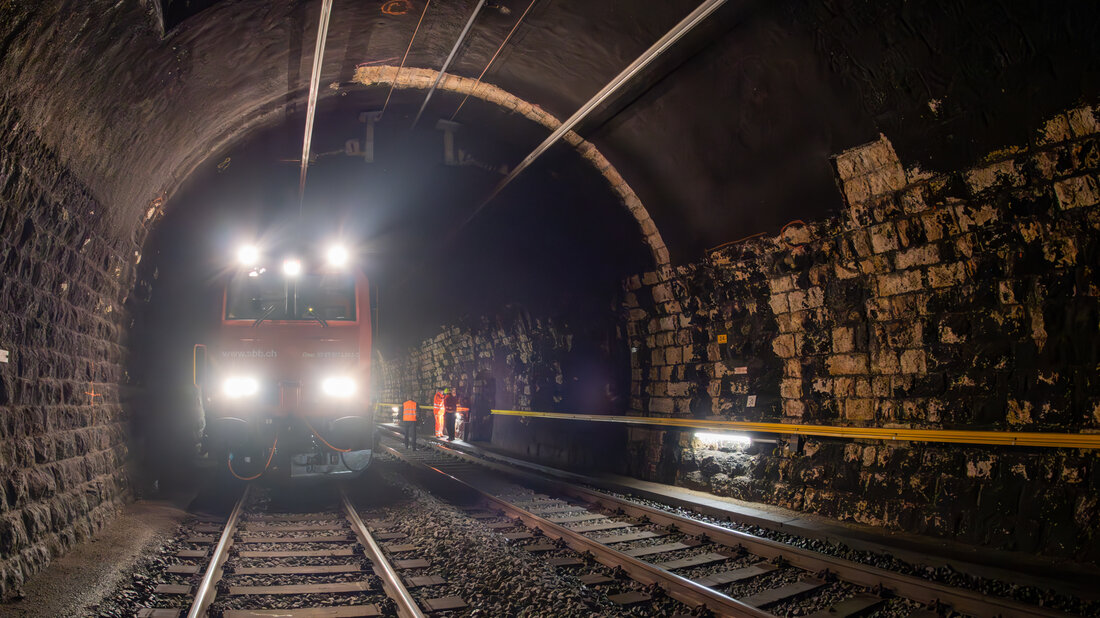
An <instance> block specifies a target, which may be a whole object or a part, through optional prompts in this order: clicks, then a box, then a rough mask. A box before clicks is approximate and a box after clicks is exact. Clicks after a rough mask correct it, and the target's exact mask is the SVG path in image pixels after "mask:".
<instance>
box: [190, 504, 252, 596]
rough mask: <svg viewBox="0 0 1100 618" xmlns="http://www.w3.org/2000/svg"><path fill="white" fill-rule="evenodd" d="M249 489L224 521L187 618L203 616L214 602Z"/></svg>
mask: <svg viewBox="0 0 1100 618" xmlns="http://www.w3.org/2000/svg"><path fill="white" fill-rule="evenodd" d="M250 489H252V486H251V485H245V487H244V491H243V492H241V497H240V499H239V500H237V504H236V505H235V506H234V507H233V510H232V511H231V512H230V513H229V518H228V519H226V520H225V528H224V529H222V534H221V536H220V537H218V545H217V546H216V547H215V548H214V555H213V556H211V558H210V564H209V565H208V566H207V567H206V572H205V573H203V576H202V581H201V582H199V587H198V589H197V590H196V591H195V600H194V601H193V602H192V603H191V608H190V609H188V611H187V618H200V617H201V616H205V615H206V611H207V610H208V609H209V608H210V604H211V603H213V602H214V596H215V595H216V594H217V588H216V587H215V583H216V582H217V581H218V580H219V579H221V576H222V566H223V565H224V564H225V559H226V558H227V557H228V556H229V547H230V546H231V545H232V544H233V534H234V533H235V532H236V531H237V520H239V519H240V517H241V511H242V510H243V509H244V503H245V501H246V500H247V499H248V490H250Z"/></svg>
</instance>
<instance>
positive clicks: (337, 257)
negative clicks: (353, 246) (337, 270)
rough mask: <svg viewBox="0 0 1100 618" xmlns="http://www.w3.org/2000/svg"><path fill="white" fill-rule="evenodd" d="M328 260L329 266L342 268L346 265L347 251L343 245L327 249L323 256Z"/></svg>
mask: <svg viewBox="0 0 1100 618" xmlns="http://www.w3.org/2000/svg"><path fill="white" fill-rule="evenodd" d="M325 256H326V257H327V258H328V263H329V265H330V266H344V265H345V264H347V263H348V250H347V249H345V248H344V247H343V245H333V246H331V247H329V249H328V253H326V254H325Z"/></svg>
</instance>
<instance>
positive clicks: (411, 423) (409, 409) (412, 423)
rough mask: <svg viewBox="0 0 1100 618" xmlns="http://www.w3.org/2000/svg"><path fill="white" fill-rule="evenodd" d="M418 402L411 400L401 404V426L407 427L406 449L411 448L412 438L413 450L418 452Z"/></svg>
mask: <svg viewBox="0 0 1100 618" xmlns="http://www.w3.org/2000/svg"><path fill="white" fill-rule="evenodd" d="M416 409H417V406H416V402H415V401H413V400H412V399H409V400H408V401H406V402H405V403H403V404H401V424H402V425H404V426H405V448H409V441H410V438H411V439H412V449H413V450H414V451H415V450H416Z"/></svg>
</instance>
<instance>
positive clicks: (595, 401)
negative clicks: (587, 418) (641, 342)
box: [379, 307, 629, 468]
mask: <svg viewBox="0 0 1100 618" xmlns="http://www.w3.org/2000/svg"><path fill="white" fill-rule="evenodd" d="M607 318H608V320H607V322H606V323H603V324H600V323H593V322H591V321H587V320H586V321H585V323H584V324H578V323H577V322H576V321H575V320H574V319H570V318H566V317H563V316H560V315H559V316H556V317H550V318H546V317H532V315H531V314H530V313H529V312H528V311H526V310H524V309H521V308H516V307H512V308H509V309H507V310H505V311H502V312H501V313H500V314H499V315H497V316H495V317H494V318H493V319H488V318H482V319H478V320H473V321H467V322H465V323H459V324H452V325H450V326H447V327H445V328H443V329H442V330H441V331H440V332H439V333H438V334H437V335H436V336H434V337H432V338H430V339H427V340H424V341H422V342H420V343H419V344H417V345H415V346H413V347H412V348H411V349H409V350H407V352H406V353H405V354H403V355H401V356H400V357H398V358H394V359H388V360H387V361H386V362H383V363H381V367H380V371H379V373H380V376H381V384H380V387H381V390H380V398H381V400H382V401H388V402H401V401H404V400H405V398H407V397H410V396H411V397H414V398H416V399H417V401H419V402H420V403H421V404H423V405H431V403H432V398H433V395H434V394H435V392H436V390H438V389H442V388H444V387H448V386H450V387H453V388H455V389H456V392H457V393H458V394H459V397H460V399H464V400H465V401H467V402H468V403H469V407H470V408H471V414H472V417H473V423H472V426H471V433H470V438H471V439H476V440H482V441H491V442H492V443H493V445H494V446H496V447H499V448H501V449H503V450H506V451H509V452H511V453H513V454H516V455H522V456H525V457H529V458H532V459H535V460H538V461H541V462H544V463H547V464H553V465H559V466H565V467H575V468H589V467H592V466H609V465H614V463H615V462H616V461H617V460H618V459H619V455H620V454H621V451H619V450H618V448H619V447H618V446H616V445H622V444H623V443H624V442H625V440H624V436H623V435H622V434H621V431H618V430H617V429H615V428H609V427H608V428H600V429H599V430H596V431H590V432H586V433H585V432H577V431H576V427H572V428H571V427H567V426H562V425H561V424H559V423H556V422H554V421H545V420H540V419H519V418H514V417H499V416H496V417H491V416H490V413H489V410H491V409H494V408H495V409H506V410H538V411H551V412H552V411H561V412H576V411H578V410H584V411H585V412H587V413H591V414H611V413H619V414H621V413H623V412H624V411H625V408H626V403H627V401H626V390H627V387H628V385H627V381H628V379H629V375H627V374H626V372H625V371H623V372H620V373H614V372H613V371H614V370H613V369H612V370H609V368H615V367H625V366H626V364H627V361H626V358H625V355H626V351H625V349H624V346H625V339H624V337H623V336H622V335H623V333H621V332H619V331H618V330H617V329H616V327H615V325H614V316H613V313H612V312H611V311H610V310H609V311H608V312H607Z"/></svg>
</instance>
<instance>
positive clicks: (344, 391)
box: [321, 377, 355, 399]
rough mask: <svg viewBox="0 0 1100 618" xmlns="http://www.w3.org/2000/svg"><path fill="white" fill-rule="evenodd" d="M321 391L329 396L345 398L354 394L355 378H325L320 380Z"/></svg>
mask: <svg viewBox="0 0 1100 618" xmlns="http://www.w3.org/2000/svg"><path fill="white" fill-rule="evenodd" d="M321 392H322V393H324V394H325V395H327V396H329V397H335V398H338V399H346V398H348V397H351V396H352V395H354V394H355V380H352V379H351V378H344V377H340V378H325V379H324V380H322V381H321Z"/></svg>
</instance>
